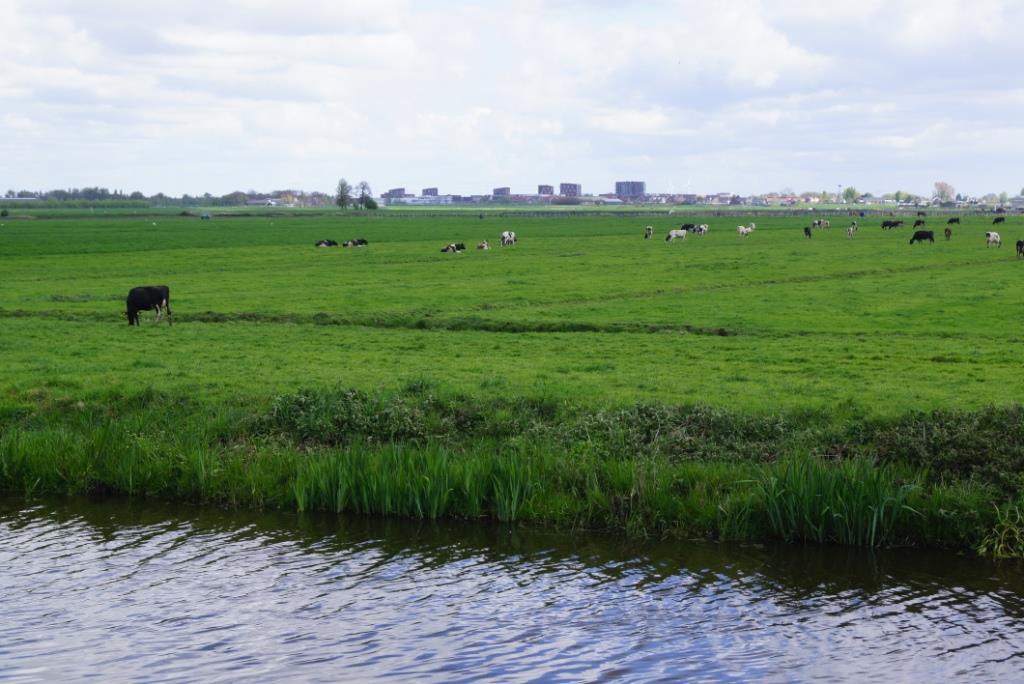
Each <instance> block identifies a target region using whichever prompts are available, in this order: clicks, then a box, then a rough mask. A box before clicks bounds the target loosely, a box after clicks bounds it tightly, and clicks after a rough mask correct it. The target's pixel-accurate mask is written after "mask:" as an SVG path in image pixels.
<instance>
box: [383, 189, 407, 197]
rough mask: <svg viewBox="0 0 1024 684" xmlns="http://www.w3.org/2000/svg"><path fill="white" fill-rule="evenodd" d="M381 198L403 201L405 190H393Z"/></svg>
mask: <svg viewBox="0 0 1024 684" xmlns="http://www.w3.org/2000/svg"><path fill="white" fill-rule="evenodd" d="M381 197H383V198H384V199H401V198H403V197H405V188H391V189H390V190H388V191H387V192H385V193H384V194H383V195H381Z"/></svg>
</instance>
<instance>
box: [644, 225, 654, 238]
mask: <svg viewBox="0 0 1024 684" xmlns="http://www.w3.org/2000/svg"><path fill="white" fill-rule="evenodd" d="M652 237H654V226H647V227H646V228H644V240H650V239H651V238H652Z"/></svg>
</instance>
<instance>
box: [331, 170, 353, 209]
mask: <svg viewBox="0 0 1024 684" xmlns="http://www.w3.org/2000/svg"><path fill="white" fill-rule="evenodd" d="M334 203H335V204H337V205H338V206H339V207H341V208H342V209H345V208H347V207H348V205H350V204H352V186H351V185H349V184H348V181H347V180H345V179H344V178H342V179H340V180H339V181H338V189H337V190H336V191H335V193H334Z"/></svg>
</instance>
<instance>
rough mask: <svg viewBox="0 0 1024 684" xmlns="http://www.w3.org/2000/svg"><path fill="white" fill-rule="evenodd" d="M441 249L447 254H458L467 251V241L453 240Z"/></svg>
mask: <svg viewBox="0 0 1024 684" xmlns="http://www.w3.org/2000/svg"><path fill="white" fill-rule="evenodd" d="M441 251H442V252H445V253H447V254H456V253H458V252H465V251H466V243H465V242H452V243H451V244H447V245H445V246H444V247H442V248H441Z"/></svg>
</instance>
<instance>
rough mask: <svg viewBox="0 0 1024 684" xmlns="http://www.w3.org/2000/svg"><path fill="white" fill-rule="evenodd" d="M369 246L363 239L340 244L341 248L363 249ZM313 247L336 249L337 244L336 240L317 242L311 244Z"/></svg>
mask: <svg viewBox="0 0 1024 684" xmlns="http://www.w3.org/2000/svg"><path fill="white" fill-rule="evenodd" d="M368 244H370V243H369V242H367V241H366V240H364V239H363V238H356V239H355V240H345V241H344V242H343V243H341V246H342V247H365V246H366V245H368ZM313 246H314V247H337V246H338V243H337V241H336V240H317V241H316V242H314V243H313Z"/></svg>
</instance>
